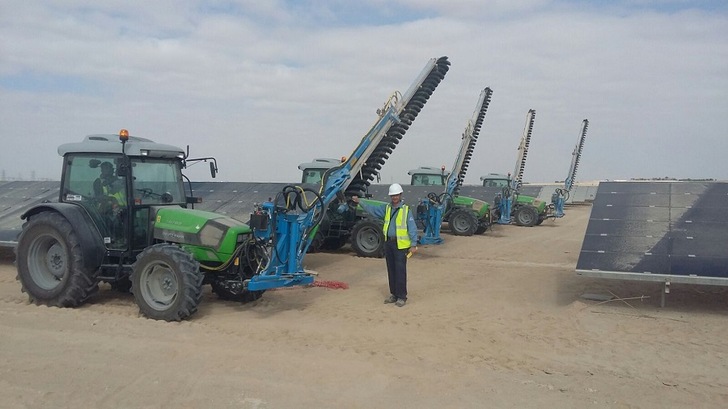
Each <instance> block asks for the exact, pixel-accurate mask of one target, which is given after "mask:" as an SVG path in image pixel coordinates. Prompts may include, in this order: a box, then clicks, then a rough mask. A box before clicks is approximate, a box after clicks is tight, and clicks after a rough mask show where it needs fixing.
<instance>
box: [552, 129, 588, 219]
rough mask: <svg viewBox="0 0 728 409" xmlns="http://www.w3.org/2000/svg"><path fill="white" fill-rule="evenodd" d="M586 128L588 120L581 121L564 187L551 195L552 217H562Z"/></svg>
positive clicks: (577, 164)
mask: <svg viewBox="0 0 728 409" xmlns="http://www.w3.org/2000/svg"><path fill="white" fill-rule="evenodd" d="M587 128H589V120H588V119H585V120H583V121H581V131H580V132H579V139H578V140H577V141H576V146H575V147H574V151H573V152H572V154H571V165H570V166H569V173H568V174H567V175H566V179H565V180H564V187H563V188H557V189H556V191H555V192H554V193H553V194H552V195H551V203H552V204H553V206H554V217H557V218H561V217H564V204H565V203H566V201H567V200H569V193H570V192H571V188H572V187H573V186H574V180H575V178H576V170H577V168H578V167H579V161H580V160H581V152H582V150H583V149H584V140H586V131H587Z"/></svg>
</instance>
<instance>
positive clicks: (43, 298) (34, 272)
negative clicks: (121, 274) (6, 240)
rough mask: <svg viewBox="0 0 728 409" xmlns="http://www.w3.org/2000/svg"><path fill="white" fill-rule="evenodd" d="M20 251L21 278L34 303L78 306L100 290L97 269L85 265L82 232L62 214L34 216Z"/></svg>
mask: <svg viewBox="0 0 728 409" xmlns="http://www.w3.org/2000/svg"><path fill="white" fill-rule="evenodd" d="M16 252H17V267H18V280H19V281H20V285H21V288H22V290H23V292H26V293H28V297H29V298H30V301H31V302H32V303H35V304H37V305H48V306H55V307H76V306H78V305H80V304H81V303H83V302H84V301H86V299H88V297H89V296H91V295H92V294H93V293H94V292H96V291H97V290H98V283H97V282H96V277H95V274H96V271H95V269H89V268H87V267H86V266H85V265H84V257H83V252H82V251H81V245H80V243H79V239H78V234H77V233H76V232H75V231H74V230H73V226H71V223H70V222H69V221H68V220H66V218H65V217H63V216H61V215H60V214H58V213H55V212H42V213H38V214H36V215H33V216H31V217H30V220H29V221H28V222H27V223H25V224H24V225H23V231H22V233H21V234H20V237H19V238H18V246H17V250H16Z"/></svg>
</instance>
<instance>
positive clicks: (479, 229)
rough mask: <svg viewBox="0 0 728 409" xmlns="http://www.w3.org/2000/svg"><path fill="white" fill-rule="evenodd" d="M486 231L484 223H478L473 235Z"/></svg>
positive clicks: (486, 227) (486, 226)
mask: <svg viewBox="0 0 728 409" xmlns="http://www.w3.org/2000/svg"><path fill="white" fill-rule="evenodd" d="M486 230H488V224H487V223H484V222H478V228H477V229H475V234H483V233H485V231H486Z"/></svg>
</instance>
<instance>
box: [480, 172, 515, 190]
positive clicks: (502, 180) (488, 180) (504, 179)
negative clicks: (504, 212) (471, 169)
mask: <svg viewBox="0 0 728 409" xmlns="http://www.w3.org/2000/svg"><path fill="white" fill-rule="evenodd" d="M480 180H482V181H483V186H485V187H494V188H504V187H509V186H510V185H511V178H510V177H509V176H508V175H501V174H499V173H489V174H487V175H485V176H481V177H480Z"/></svg>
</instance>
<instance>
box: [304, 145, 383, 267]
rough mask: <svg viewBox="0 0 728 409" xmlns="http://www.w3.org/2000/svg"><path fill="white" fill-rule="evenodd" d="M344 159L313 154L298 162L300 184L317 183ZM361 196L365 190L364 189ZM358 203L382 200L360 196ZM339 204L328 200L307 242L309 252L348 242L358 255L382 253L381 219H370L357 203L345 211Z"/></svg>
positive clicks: (336, 247) (371, 255) (340, 245)
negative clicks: (319, 220)
mask: <svg viewBox="0 0 728 409" xmlns="http://www.w3.org/2000/svg"><path fill="white" fill-rule="evenodd" d="M344 160H345V158H344V159H341V160H340V159H331V158H315V159H314V160H313V161H311V162H306V163H301V164H300V165H298V169H300V170H301V182H302V183H303V184H304V185H314V186H315V185H320V184H321V181H322V180H323V178H324V177H325V175H326V173H327V172H328V171H329V170H330V169H333V168H335V167H336V166H339V165H340V164H341V163H342V162H343V161H344ZM365 196H367V194H366V193H365ZM359 201H360V203H366V204H382V203H384V202H382V201H378V200H374V199H371V198H365V197H362V198H360V199H359ZM339 206H340V204H339V203H338V202H332V203H331V204H330V206H329V209H328V210H327V212H326V215H325V217H324V218H323V220H322V221H321V224H320V225H319V228H318V229H317V230H316V232H315V234H314V237H313V239H312V242H311V246H309V248H308V251H309V253H316V252H321V251H335V250H338V249H340V248H341V247H343V246H344V245H346V244H347V243H351V248H352V250H354V252H355V253H356V255H358V256H359V257H374V258H377V257H382V256H383V252H384V239H383V238H382V237H381V236H382V233H381V230H382V222H381V221H379V220H376V219H372V218H371V217H369V215H368V214H367V213H366V212H365V211H364V209H363V208H362V207H361V205H357V206H356V207H355V208H353V209H347V211H339Z"/></svg>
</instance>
